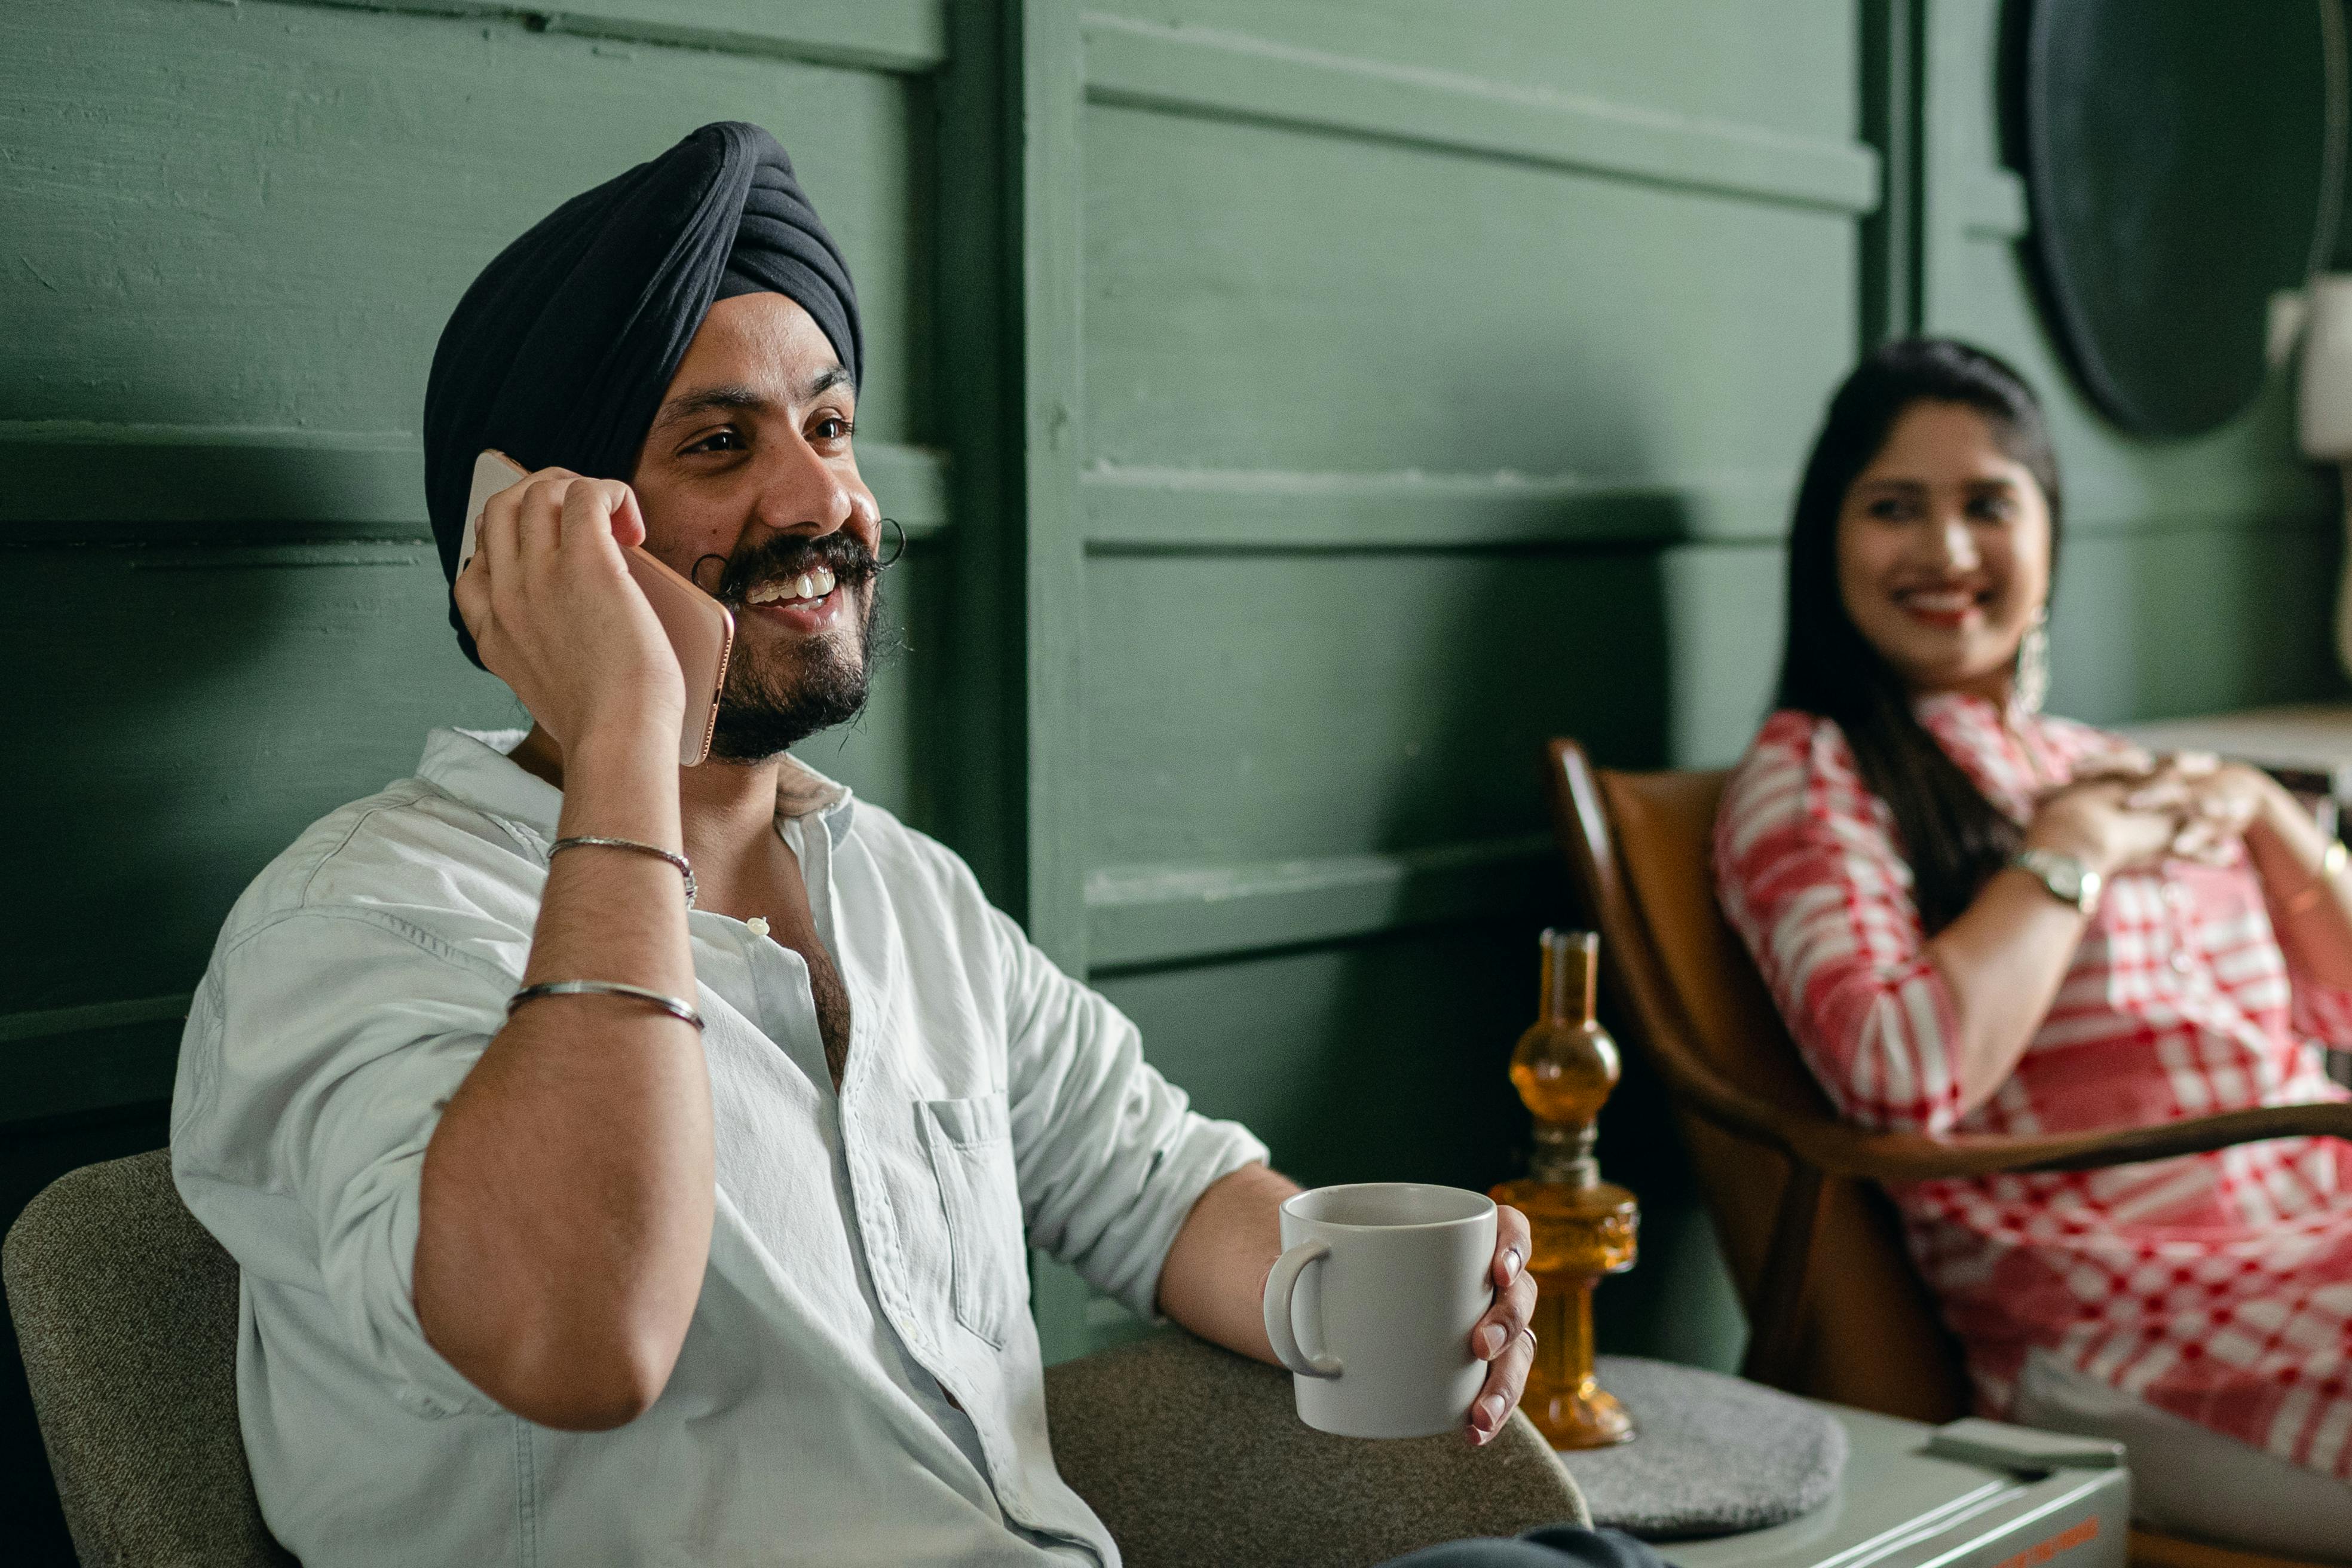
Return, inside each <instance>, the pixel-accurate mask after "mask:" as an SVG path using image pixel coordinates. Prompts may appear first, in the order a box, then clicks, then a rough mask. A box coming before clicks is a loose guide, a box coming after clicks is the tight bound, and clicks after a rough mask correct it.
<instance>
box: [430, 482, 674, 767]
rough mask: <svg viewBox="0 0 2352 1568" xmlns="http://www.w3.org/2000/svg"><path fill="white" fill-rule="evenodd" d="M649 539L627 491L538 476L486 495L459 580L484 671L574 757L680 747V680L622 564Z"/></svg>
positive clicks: (463, 611) (462, 611)
mask: <svg viewBox="0 0 2352 1568" xmlns="http://www.w3.org/2000/svg"><path fill="white" fill-rule="evenodd" d="M645 537H646V524H645V518H644V516H643V515H642V514H641V513H640V512H639V510H637V498H636V495H635V492H634V491H632V490H631V489H629V487H628V486H627V485H625V484H623V483H621V482H620V481H619V480H617V479H583V478H582V477H581V476H580V475H578V474H575V473H572V472H571V471H570V470H569V469H566V468H542V469H541V470H540V471H539V472H537V473H535V474H532V475H531V476H530V478H528V479H521V480H519V481H517V482H516V483H515V484H513V485H512V486H510V487H509V488H508V489H503V490H500V491H499V493H498V494H497V495H495V496H493V497H491V498H490V501H489V505H488V507H487V508H486V509H485V510H484V511H483V513H482V523H481V533H480V537H479V538H478V541H477V542H476V547H475V551H474V559H473V560H472V561H471V562H470V563H467V567H466V570H465V571H463V572H462V573H460V574H458V576H457V584H456V590H455V592H456V596H457V613H458V614H459V615H461V616H464V617H465V620H466V628H467V630H468V631H470V632H472V633H473V634H474V643H475V646H476V647H478V648H480V650H481V654H482V663H483V664H484V665H485V666H487V667H488V669H489V671H490V673H491V674H493V675H495V676H497V677H498V678H499V679H501V680H503V681H505V682H506V683H507V685H508V686H509V687H511V688H512V689H513V690H514V694H515V695H516V696H517V697H519V698H520V699H521V700H522V705H523V706H524V707H525V708H527V709H529V710H530V716H531V717H532V718H533V719H535V720H537V721H539V723H540V725H541V728H543V729H544V730H546V731H547V732H548V733H549V734H550V735H551V736H552V737H553V738H554V739H555V741H556V742H557V744H559V745H561V746H562V747H563V748H564V749H565V750H566V751H567V752H570V751H572V750H573V749H574V748H576V747H578V746H580V745H581V743H582V742H583V741H585V740H587V739H589V738H591V737H592V736H593V735H598V734H606V733H610V734H614V735H615V736H619V737H625V738H626V739H627V740H628V741H631V742H636V741H644V740H647V739H650V738H655V737H668V738H671V740H672V743H673V744H674V743H675V742H674V737H675V736H676V734H677V726H678V724H679V722H680V720H681V718H682V717H683V715H684V713H685V710H686V682H685V679H684V677H682V676H681V675H680V674H679V673H678V665H677V654H676V653H675V652H674V651H672V649H671V647H670V646H669V639H668V637H666V636H665V635H664V634H663V632H662V627H661V622H660V621H659V620H658V619H657V618H656V616H655V615H654V612H653V606H652V605H648V604H646V596H645V595H643V594H642V593H640V592H639V591H638V589H637V585H636V584H635V583H634V582H632V581H630V578H629V569H628V566H627V564H626V563H625V562H624V561H623V560H622V557H621V552H622V550H623V549H625V548H626V547H629V546H632V545H636V544H639V543H642V542H644V540H645Z"/></svg>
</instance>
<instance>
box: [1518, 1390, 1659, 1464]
mask: <svg viewBox="0 0 2352 1568" xmlns="http://www.w3.org/2000/svg"><path fill="white" fill-rule="evenodd" d="M1519 1408H1520V1409H1522V1410H1524V1411H1526V1412H1527V1413H1528V1420H1530V1421H1532V1422H1534V1423H1535V1426H1536V1430H1537V1431H1538V1432H1540V1433H1542V1434H1543V1435H1544V1440H1545V1441H1546V1442H1548V1443H1549V1444H1550V1445H1551V1446H1552V1447H1555V1448H1608V1447H1615V1446H1616V1445H1617V1444H1619V1443H1630V1442H1632V1441H1633V1417H1632V1416H1631V1415H1627V1414H1626V1413H1625V1407H1624V1406H1623V1405H1620V1404H1618V1403H1617V1397H1616V1395H1614V1394H1611V1393H1610V1392H1609V1391H1608V1390H1606V1389H1604V1388H1602V1387H1601V1385H1600V1384H1597V1383H1595V1382H1593V1381H1592V1379H1591V1378H1589V1377H1588V1378H1586V1379H1585V1380H1584V1382H1583V1384H1582V1385H1581V1386H1580V1387H1577V1388H1572V1389H1570V1390H1569V1391H1567V1392H1566V1393H1564V1394H1552V1395H1550V1396H1549V1397H1548V1398H1528V1399H1524V1400H1521V1401H1520V1402H1519Z"/></svg>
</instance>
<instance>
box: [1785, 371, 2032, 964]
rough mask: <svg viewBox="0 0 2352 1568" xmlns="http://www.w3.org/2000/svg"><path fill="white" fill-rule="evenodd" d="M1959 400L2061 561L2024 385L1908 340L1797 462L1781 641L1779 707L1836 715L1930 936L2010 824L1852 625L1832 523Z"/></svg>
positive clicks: (1989, 860) (1844, 394) (1997, 856)
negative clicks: (1910, 413) (2037, 492)
mask: <svg viewBox="0 0 2352 1568" xmlns="http://www.w3.org/2000/svg"><path fill="white" fill-rule="evenodd" d="M1921 403H1949V404H1958V405H1960V406H1962V407H1965V408H1970V409H1973V410H1975V411H1976V412H1977V413H1978V414H1979V415H1981V416H1983V417H1984V421H1985V424H1986V425H1987V426H1989V427H1990V431H1991V434H1992V438H1993V441H1994V444H1995V445H1997V446H1998V447H2000V450H2001V451H2002V452H2003V453H2004V454H2006V455H2007V456H2008V457H2009V458H2011V459H2013V460H2014V461H2015V462H2017V463H2018V464H2019V465H2020V466H2021V467H2022V468H2024V469H2025V470H2026V472H2028V473H2030V474H2032V476H2033V479H2034V482H2035V483H2037V484H2038V485H2040V486H2041V487H2042V498H2043V500H2046V501H2047V502H2048V503H2049V507H2050V554H2051V565H2052V568H2053V573H2054V570H2055V568H2056V565H2057V555H2058V520H2059V498H2058V460H2057V457H2056V455H2055V454H2054V453H2053V451H2052V450H2051V447H2050V431H2049V426H2048V425H2047V423H2046V422H2045V421H2044V420H2043V418H2042V405H2041V404H2040V403H2039V402H2038V401H2037V400H2036V399H2035V398H2034V395H2033V393H2032V389H2031V388H2029V387H2028V386H2027V385H2026V384H2025V381H2024V378H2022V377H2021V376H2020V375H2019V374H2017V372H2016V371H2014V370H2012V369H2011V367H2010V366H2009V365H2007V364H2006V363H2002V362H2001V361H2000V360H1999V359H1996V358H1995V357H1994V356H1992V355H1991V354H1989V353H1985V352H1984V351H1983V350H1981V349H1975V348H1970V347H1969V345H1967V344H1966V343H1959V342H1953V341H1951V340H1950V339H1948V338H1907V339H1905V340H1903V341H1901V342H1891V343H1888V344H1886V345H1885V346H1884V347H1882V348H1879V349H1877V350H1874V352H1872V353H1870V354H1869V355H1868V356H1867V357H1866V358H1864V360H1863V362H1862V363H1860V364H1858V365H1856V366H1855V367H1854V369H1853V374H1851V375H1849V376H1847V377H1846V378H1845V384H1843V386H1840V387H1839V388H1838V390H1837V395H1836V396H1835V397H1832V399H1831V400H1830V408H1829V414H1828V416H1826V417H1825V418H1824V419H1823V420H1822V432H1821V434H1820V435H1819V436H1817V437H1814V439H1813V451H1812V456H1811V458H1808V459H1807V460H1806V463H1805V479H1804V483H1803V484H1802V485H1801V487H1799V489H1798V491H1797V510H1796V517H1795V520H1794V521H1793V522H1792V524H1791V525H1790V531H1789V604H1788V610H1789V623H1788V641H1787V643H1786V645H1785V647H1784V649H1783V651H1782V653H1781V656H1780V696H1779V699H1778V700H1777V706H1779V707H1781V708H1794V709H1798V710H1801V711H1804V712H1807V713H1812V714H1815V715H1818V716H1819V717H1821V718H1823V719H1829V720H1833V721H1836V723H1837V726H1838V728H1839V729H1841V730H1843V731H1844V732H1845V738H1846V742H1847V743H1848V744H1849V745H1851V746H1852V747H1853V755H1854V761H1855V763H1857V764H1858V765H1859V767H1860V768H1861V771H1862V779H1863V782H1864V784H1868V785H1869V786H1870V788H1871V790H1872V791H1873V793H1874V794H1875V795H1877V796H1878V797H1879V798H1880V799H1881V800H1883V801H1885V803H1886V804H1887V805H1888V806H1889V807H1890V808H1892V810H1893V811H1894V813H1895V831H1896V832H1897V833H1898V834H1899V835H1900V836H1901V838H1902V846H1903V851H1904V853H1905V855H1906V857H1907V858H1909V860H1910V863H1911V871H1912V879H1913V884H1912V893H1913V898H1914V900H1915V901H1916V903H1917V905H1918V909H1919V919H1920V921H1921V923H1922V924H1923V925H1925V926H1926V928H1927V933H1928V934H1929V935H1930V936H1932V935H1934V934H1935V933H1936V932H1937V931H1941V930H1943V929H1944V927H1946V926H1948V925H1949V924H1950V923H1951V922H1952V921H1954V920H1956V919H1957V918H1958V916H1959V914H1960V911H1961V910H1965V909H1967V908H1968V907H1969V902H1970V901H1971V900H1974V899H1975V898H1976V896H1977V892H1978V890H1979V889H1981V888H1982V887H1983V886H1984V884H1985V882H1986V880H1987V879H1989V878H1990V877H1991V876H1992V875H1993V873H1994V872H1996V871H1998V870H2000V868H2001V867H2002V866H2003V865H2004V864H2005V863H2006V862H2007V861H2008V859H2009V858H2010V857H2011V855H2012V854H2014V853H2016V850H2017V847H2018V840H2019V837H2020V834H2019V829H2018V826H2017V824H2016V823H2014V822H2012V821H2011V820H2010V819H2009V817H2007V816H2004V815H2003V814H2002V813H2001V811H2000V808H1999V807H1997V806H1995V805H1993V804H1992V803H1991V802H1990V801H1989V800H1987V799H1986V798H1985V796H1984V794H1983V792H1982V791H1980V790H1979V789H1978V788H1977V786H1976V784H1975V783H1974V781H1972V780H1971V779H1970V778H1969V775H1968V774H1967V773H1963V772H1962V771H1961V770H1960V766H1959V764H1958V763H1955V762H1953V761H1952V759H1951V758H1950V757H1949V756H1948V755H1947V754H1946V753H1945V752H1944V749H1943V747H1941V746H1939V745H1937V743H1936V739H1935V737H1934V736H1932V735H1930V734H1928V733H1927V730H1926V728H1925V727H1924V726H1922V725H1921V724H1920V722H1919V720H1918V717H1917V715H1916V713H1915V712H1914V711H1913V710H1912V693H1911V691H1910V690H1909V689H1908V688H1907V687H1906V685H1905V684H1904V682H1903V679H1902V678H1901V677H1900V676H1899V675H1897V674H1896V673H1895V670H1894V669H1893V668H1891V667H1890V666H1889V665H1888V664H1887V662H1886V661H1885V659H1884V658H1881V657H1880V656H1879V653H1878V650H1877V649H1876V648H1874V647H1871V645H1870V643H1869V641H1868V639H1866V638H1865V637H1864V636H1863V635H1862V632H1861V630H1860V629H1859V628H1858V627H1856V626H1855V625H1854V624H1853V615H1852V614H1851V613H1850V612H1849V611H1848V610H1847V608H1846V603H1845V596H1844V595H1843V594H1842V593H1841V592H1840V591H1839V588H1838V553H1837V536H1838V516H1839V513H1840V512H1842V511H1843V510H1844V507H1845V498H1846V492H1847V491H1848V490H1849V489H1852V488H1853V481H1854V480H1855V479H1857V478H1859V477H1860V476H1861V474H1862V471H1863V469H1864V468H1868V467H1869V466H1870V462H1871V459H1872V458H1875V457H1877V456H1878V453H1879V449H1880V448H1881V447H1885V445H1886V437H1887V436H1888V435H1889V434H1890V433H1891V432H1892V431H1893V430H1894V428H1895V421H1896V420H1897V419H1899V418H1901V417H1902V416H1903V415H1904V413H1905V412H1906V410H1908V409H1909V408H1911V407H1912V406H1913V405H1916V404H1921Z"/></svg>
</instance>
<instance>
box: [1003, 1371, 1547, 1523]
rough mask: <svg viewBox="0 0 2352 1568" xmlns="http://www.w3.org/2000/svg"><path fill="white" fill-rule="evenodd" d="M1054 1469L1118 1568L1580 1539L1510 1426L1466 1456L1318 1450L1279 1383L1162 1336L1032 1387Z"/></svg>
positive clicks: (1540, 1461) (1444, 1449)
mask: <svg viewBox="0 0 2352 1568" xmlns="http://www.w3.org/2000/svg"><path fill="white" fill-rule="evenodd" d="M1045 1407H1046V1413H1047V1418H1048V1421H1049V1424H1050V1426H1051V1428H1052V1433H1053V1442H1054V1459H1055V1464H1056V1465H1057V1466H1058V1467H1059V1468H1060V1470H1061V1472H1062V1479H1064V1480H1066V1481H1067V1482H1068V1483H1069V1484H1070V1486H1071V1488H1072V1489H1074V1490H1076V1492H1077V1494H1078V1495H1079V1496H1080V1497H1082V1498H1084V1499H1086V1500H1087V1503H1088V1504H1089V1505H1090V1506H1091V1507H1092V1508H1093V1509H1094V1510H1095V1512H1096V1513H1097V1514H1098V1515H1099V1516H1100V1517H1101V1519H1102V1521H1103V1523H1104V1524H1105V1525H1107V1526H1108V1527H1109V1530H1110V1533H1111V1538H1112V1539H1113V1540H1115V1541H1117V1542H1118V1549H1119V1552H1120V1554H1121V1555H1122V1556H1123V1557H1124V1558H1125V1559H1126V1560H1127V1562H1128V1563H1129V1568H1180V1565H1191V1564H1198V1563H1284V1564H1286V1565H1289V1568H1364V1565H1365V1564H1369V1563H1381V1562H1385V1561H1386V1560H1388V1559H1389V1558H1391V1557H1396V1556H1400V1555H1402V1554H1403V1553H1405V1552H1411V1551H1413V1550H1415V1549H1416V1548H1419V1547H1423V1546H1428V1545H1432V1544H1433V1543H1435V1542H1441V1541H1456V1540H1460V1539H1462V1538H1463V1537H1465V1536H1472V1535H1516V1534H1517V1533H1519V1532H1520V1531H1526V1530H1532V1529H1534V1528H1535V1527H1536V1526H1538V1525H1542V1524H1557V1523H1560V1522H1563V1521H1573V1522H1576V1523H1579V1524H1589V1523H1590V1522H1591V1515H1590V1514H1589V1513H1588V1512H1587V1510H1586V1509H1585V1506H1584V1499H1583V1496H1582V1494H1580V1492H1578V1490H1577V1489H1576V1483H1575V1482H1574V1481H1572V1480H1570V1479H1569V1475H1568V1471H1567V1469H1566V1468H1565V1467H1563V1466H1562V1465H1561V1464H1560V1462H1559V1459H1558V1458H1556V1457H1554V1455H1553V1454H1552V1451H1551V1449H1550V1447H1549V1445H1547V1444H1546V1443H1545V1442H1544V1440H1543V1438H1542V1437H1541V1436H1539V1435H1538V1433H1537V1432H1536V1429H1535V1428H1534V1427H1533V1426H1530V1425H1529V1424H1528V1419H1527V1417H1526V1416H1524V1415H1520V1414H1519V1413H1518V1412H1517V1411H1513V1412H1512V1413H1511V1418H1510V1420H1509V1421H1507V1422H1506V1423H1505V1424H1504V1426H1503V1430H1502V1431H1501V1432H1500V1433H1498V1434H1497V1435H1496V1437H1495V1440H1494V1441H1493V1442H1491V1443H1489V1444H1487V1445H1486V1447H1483V1448H1473V1447H1470V1446H1469V1445H1468V1444H1466V1443H1465V1442H1464V1441H1463V1440H1462V1438H1461V1437H1460V1436H1456V1435H1454V1434H1452V1433H1448V1434H1446V1435H1444V1436H1437V1437H1422V1438H1414V1439H1409V1440H1406V1441H1402V1442H1383V1443H1373V1442H1364V1441H1360V1440H1358V1439H1354V1438H1348V1437H1334V1436H1329V1435H1328V1434H1327V1433H1322V1432H1318V1431H1316V1430H1314V1429H1313V1428H1312V1427H1309V1426H1307V1425H1306V1424H1305V1423H1303V1422H1301V1421H1300V1420H1299V1419H1298V1415H1297V1406H1296V1405H1294V1403H1293V1402H1292V1398H1291V1391H1290V1377H1289V1374H1288V1373H1283V1372H1280V1371H1278V1370H1276V1368H1273V1367H1270V1366H1263V1365H1261V1364H1259V1363H1256V1362H1254V1361H1250V1360H1248V1359H1246V1358H1244V1357H1242V1356H1237V1355H1234V1354H1233V1353H1232V1352H1229V1351H1223V1350H1220V1349H1218V1348H1217V1347H1216V1346H1214V1345H1211V1344H1208V1343H1205V1342H1202V1341H1200V1340H1197V1339H1194V1338H1193V1337H1192V1336H1191V1335H1190V1334H1186V1333H1182V1332H1181V1331H1179V1332H1171V1333H1166V1334H1161V1335H1158V1336H1155V1337H1153V1338H1151V1339H1148V1340H1143V1341H1140V1342H1137V1343H1134V1344H1129V1345H1122V1346H1120V1347H1119V1348H1118V1349H1117V1350H1110V1351H1104V1352H1100V1353H1099V1354H1097V1355H1090V1356H1087V1357H1084V1358H1082V1359H1080V1360H1077V1361H1074V1362H1066V1363H1062V1364H1061V1365H1059V1366H1055V1367H1049V1368H1048V1369H1046V1373H1045Z"/></svg>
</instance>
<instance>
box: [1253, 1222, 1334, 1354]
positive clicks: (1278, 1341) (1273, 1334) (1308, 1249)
mask: <svg viewBox="0 0 2352 1568" xmlns="http://www.w3.org/2000/svg"><path fill="white" fill-rule="evenodd" d="M1330 1256H1331V1248H1330V1247H1329V1245H1328V1243H1325V1242H1320V1241H1302V1242H1300V1243H1299V1244H1298V1245H1297V1247H1292V1248H1291V1249H1290V1250H1289V1251H1287V1252H1286V1253H1284V1254H1283V1255H1282V1257H1281V1258H1280V1260H1279V1261H1277V1262H1276V1264H1275V1266H1274V1272H1273V1273H1271V1274H1269V1275H1267V1276H1266V1277H1265V1337H1266V1338H1267V1339H1268V1340H1270V1341H1272V1342H1273V1343H1274V1354H1275V1359H1276V1360H1277V1361H1279V1362H1280V1363H1282V1364H1283V1365H1284V1366H1286V1367H1287V1368H1289V1369H1290V1370H1291V1371H1292V1372H1294V1373H1297V1374H1298V1375H1299V1376H1300V1377H1337V1376H1339V1371H1340V1367H1339V1357H1338V1356H1335V1355H1328V1354H1327V1355H1318V1356H1310V1355H1308V1354H1307V1352H1305V1351H1303V1350H1301V1349H1300V1348H1299V1346H1298V1333H1297V1330H1295V1329H1293V1328H1292V1327H1291V1324H1290V1310H1291V1304H1292V1300H1293V1298H1294V1297H1295V1296H1297V1292H1298V1277H1299V1276H1300V1275H1301V1274H1304V1273H1305V1272H1307V1265H1308V1264H1310V1263H1320V1262H1321V1261H1323V1259H1325V1258H1328V1257H1330Z"/></svg>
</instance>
